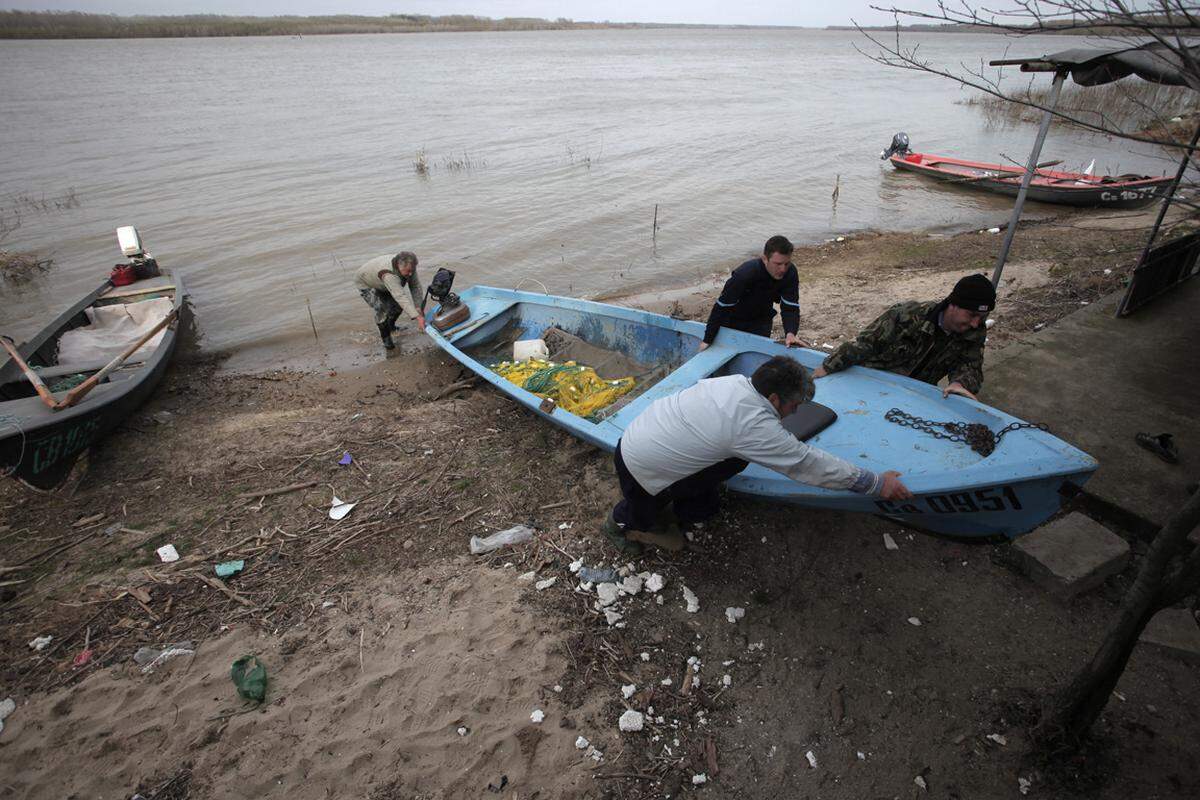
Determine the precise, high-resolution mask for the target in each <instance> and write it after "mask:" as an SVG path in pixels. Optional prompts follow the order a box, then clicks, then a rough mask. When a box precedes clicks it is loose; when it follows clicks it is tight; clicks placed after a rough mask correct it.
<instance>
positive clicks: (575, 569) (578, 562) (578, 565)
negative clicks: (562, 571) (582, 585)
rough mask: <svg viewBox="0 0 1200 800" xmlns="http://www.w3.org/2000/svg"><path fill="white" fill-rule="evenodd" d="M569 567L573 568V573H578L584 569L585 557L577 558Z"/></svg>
mask: <svg viewBox="0 0 1200 800" xmlns="http://www.w3.org/2000/svg"><path fill="white" fill-rule="evenodd" d="M567 569H569V570H571V574H572V575H576V574H578V573H579V570H581V569H583V559H582V558H577V559H575V560H574V561H572V562H571V565H570V566H569V567H567Z"/></svg>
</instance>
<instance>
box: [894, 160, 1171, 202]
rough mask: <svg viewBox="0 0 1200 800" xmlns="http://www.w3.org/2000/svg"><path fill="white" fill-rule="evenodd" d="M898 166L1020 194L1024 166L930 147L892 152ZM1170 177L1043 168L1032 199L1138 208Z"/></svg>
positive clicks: (970, 185) (1160, 192) (1032, 189)
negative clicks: (937, 151) (939, 151)
mask: <svg viewBox="0 0 1200 800" xmlns="http://www.w3.org/2000/svg"><path fill="white" fill-rule="evenodd" d="M888 160H889V161H891V162H892V166H894V167H895V168H896V169H902V170H908V171H910V172H917V173H920V174H921V175H928V176H929V177H931V178H937V179H938V180H941V181H946V182H948V183H950V184H953V185H955V186H962V187H964V188H967V189H982V190H984V191H988V192H997V193H999V194H1005V195H1009V196H1011V197H1016V195H1017V192H1018V191H1019V190H1020V188H1021V178H1022V177H1023V176H1024V174H1025V169H1024V168H1023V167H1017V166H1009V165H1005V164H988V163H985V162H982V161H966V160H964V159H961V158H950V157H949V156H939V155H933V154H930V153H909V152H898V153H893V154H892V155H890V156H889V157H888ZM1171 181H1172V178H1170V177H1165V176H1164V177H1157V178H1155V177H1151V176H1149V175H1116V176H1113V175H1089V174H1086V173H1082V172H1057V171H1054V170H1049V169H1039V170H1038V171H1037V172H1036V173H1034V176H1033V178H1032V179H1031V180H1030V181H1029V192H1028V194H1027V197H1028V198H1029V199H1030V200H1037V201H1039V202H1042V203H1057V204H1059V205H1068V206H1104V207H1106V208H1137V207H1139V206H1144V205H1147V204H1149V203H1152V202H1154V200H1156V199H1158V198H1160V197H1163V196H1164V193H1165V192H1166V191H1167V188H1168V187H1169V186H1170V184H1171Z"/></svg>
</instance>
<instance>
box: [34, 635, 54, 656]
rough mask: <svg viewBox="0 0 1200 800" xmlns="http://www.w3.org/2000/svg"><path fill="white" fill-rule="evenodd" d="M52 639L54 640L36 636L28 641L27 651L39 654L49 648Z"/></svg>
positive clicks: (50, 637) (51, 637)
mask: <svg viewBox="0 0 1200 800" xmlns="http://www.w3.org/2000/svg"><path fill="white" fill-rule="evenodd" d="M53 638H54V637H53V636H38V637H35V638H33V639H30V640H29V649H30V650H36V651H37V652H39V653H40V652H42V651H43V650H45V649H46V648H47V647H49V646H50V640H51V639H53Z"/></svg>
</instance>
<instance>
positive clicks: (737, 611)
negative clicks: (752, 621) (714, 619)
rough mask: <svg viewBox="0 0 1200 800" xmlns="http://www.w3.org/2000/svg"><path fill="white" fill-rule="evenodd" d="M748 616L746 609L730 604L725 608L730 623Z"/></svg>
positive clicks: (726, 617)
mask: <svg viewBox="0 0 1200 800" xmlns="http://www.w3.org/2000/svg"><path fill="white" fill-rule="evenodd" d="M744 616H746V609H744V608H737V607H733V606H730V607H729V608H727V609H725V619H727V620H729V622H730V624H734V623H736V622H737V621H738V620H739V619H741V618H742V617H744Z"/></svg>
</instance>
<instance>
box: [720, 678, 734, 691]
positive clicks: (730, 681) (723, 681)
mask: <svg viewBox="0 0 1200 800" xmlns="http://www.w3.org/2000/svg"><path fill="white" fill-rule="evenodd" d="M721 685H722V686H724V687H725V688H726V689H728V688H729V687H730V686H733V678H732V677H731V676H729V675H722V676H721Z"/></svg>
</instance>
